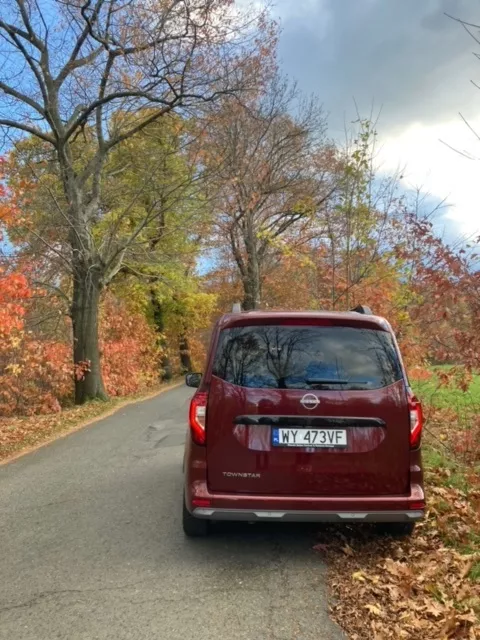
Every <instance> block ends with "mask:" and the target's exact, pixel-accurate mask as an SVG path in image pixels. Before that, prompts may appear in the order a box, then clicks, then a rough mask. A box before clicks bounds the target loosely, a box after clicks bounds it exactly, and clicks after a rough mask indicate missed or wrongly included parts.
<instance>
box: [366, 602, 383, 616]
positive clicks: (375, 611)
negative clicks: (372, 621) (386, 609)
mask: <svg viewBox="0 0 480 640" xmlns="http://www.w3.org/2000/svg"><path fill="white" fill-rule="evenodd" d="M364 609H368V611H370V613H371V614H373V615H375V616H381V615H382V610H381V609H380V607H378V606H377V605H375V604H366V605H365V606H364Z"/></svg>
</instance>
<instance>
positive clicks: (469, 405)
mask: <svg viewBox="0 0 480 640" xmlns="http://www.w3.org/2000/svg"><path fill="white" fill-rule="evenodd" d="M441 368H443V367H435V368H434V375H433V376H432V377H431V378H430V380H416V381H412V387H413V390H414V391H415V393H416V394H417V395H418V397H419V398H420V400H421V401H422V402H423V403H424V404H425V405H427V406H428V405H430V406H433V407H438V408H439V409H444V408H448V409H454V410H457V411H458V412H462V411H467V412H468V413H470V412H472V411H474V410H476V409H478V408H479V407H480V375H474V376H473V380H472V383H471V384H470V387H469V388H468V390H467V391H462V390H461V389H458V388H456V387H455V386H454V385H453V384H452V385H448V386H444V385H441V384H440V380H439V378H438V376H437V375H436V373H435V372H436V371H439V370H440V369H441Z"/></svg>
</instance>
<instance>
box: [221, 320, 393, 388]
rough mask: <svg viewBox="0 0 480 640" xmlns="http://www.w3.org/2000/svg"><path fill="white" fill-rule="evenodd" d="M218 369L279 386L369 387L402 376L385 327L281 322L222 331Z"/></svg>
mask: <svg viewBox="0 0 480 640" xmlns="http://www.w3.org/2000/svg"><path fill="white" fill-rule="evenodd" d="M213 373H214V375H215V376H217V377H220V378H222V379H223V380H225V381H227V382H230V383H232V384H235V385H239V386H242V387H253V388H274V389H335V388H336V389H351V390H352V389H358V390H368V389H378V388H380V387H385V386H387V385H390V384H392V383H393V382H395V381H397V380H399V379H401V377H402V371H401V366H400V362H399V359H398V356H397V352H396V349H395V346H394V344H393V340H392V337H391V336H390V334H389V333H387V332H385V331H381V330H378V331H376V330H372V329H362V328H353V327H322V326H318V327H308V326H307V327H303V326H302V327H292V326H276V325H266V326H246V327H236V328H232V329H226V330H224V331H222V333H221V335H220V340H219V344H218V347H217V352H216V356H215V361H214V367H213Z"/></svg>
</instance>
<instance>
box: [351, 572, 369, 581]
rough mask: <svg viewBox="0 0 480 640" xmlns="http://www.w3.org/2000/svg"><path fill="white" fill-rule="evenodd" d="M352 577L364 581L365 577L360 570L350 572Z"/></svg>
mask: <svg viewBox="0 0 480 640" xmlns="http://www.w3.org/2000/svg"><path fill="white" fill-rule="evenodd" d="M352 579H353V580H358V581H359V582H365V580H366V578H365V576H364V574H363V572H362V571H355V572H354V573H352Z"/></svg>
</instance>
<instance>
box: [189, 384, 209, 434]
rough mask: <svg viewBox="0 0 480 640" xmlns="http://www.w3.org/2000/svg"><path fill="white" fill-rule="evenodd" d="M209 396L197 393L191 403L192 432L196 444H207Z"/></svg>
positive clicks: (200, 392)
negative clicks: (206, 427) (206, 430)
mask: <svg viewBox="0 0 480 640" xmlns="http://www.w3.org/2000/svg"><path fill="white" fill-rule="evenodd" d="M207 400H208V394H207V393H205V392H202V391H199V392H198V393H196V394H195V395H194V396H193V398H192V401H191V402H190V431H191V434H192V440H193V441H194V442H195V444H205V442H206V434H205V418H206V416H207Z"/></svg>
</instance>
